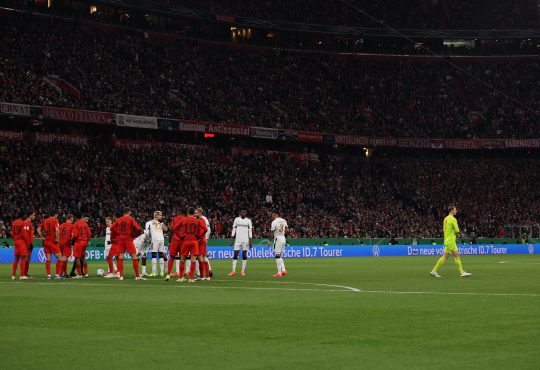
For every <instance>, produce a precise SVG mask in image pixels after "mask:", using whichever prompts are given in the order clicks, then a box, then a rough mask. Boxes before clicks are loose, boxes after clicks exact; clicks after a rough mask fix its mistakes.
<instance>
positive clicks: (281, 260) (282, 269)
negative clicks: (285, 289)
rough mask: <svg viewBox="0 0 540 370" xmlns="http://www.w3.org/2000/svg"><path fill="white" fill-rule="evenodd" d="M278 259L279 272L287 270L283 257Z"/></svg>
mask: <svg viewBox="0 0 540 370" xmlns="http://www.w3.org/2000/svg"><path fill="white" fill-rule="evenodd" d="M279 260H280V264H281V272H283V271H287V270H286V269H285V261H283V257H280V258H279Z"/></svg>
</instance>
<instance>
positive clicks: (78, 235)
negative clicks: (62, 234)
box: [71, 220, 92, 242]
mask: <svg viewBox="0 0 540 370" xmlns="http://www.w3.org/2000/svg"><path fill="white" fill-rule="evenodd" d="M71 232H72V235H73V240H75V241H85V242H88V241H90V237H91V236H92V232H91V231H90V227H89V226H88V224H87V223H86V222H85V221H84V220H79V221H77V222H75V224H74V225H73V229H72V230H71Z"/></svg>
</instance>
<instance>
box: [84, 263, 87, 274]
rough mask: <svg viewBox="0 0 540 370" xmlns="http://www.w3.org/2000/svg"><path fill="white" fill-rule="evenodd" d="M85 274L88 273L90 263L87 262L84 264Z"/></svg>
mask: <svg viewBox="0 0 540 370" xmlns="http://www.w3.org/2000/svg"><path fill="white" fill-rule="evenodd" d="M84 274H85V275H88V265H87V264H86V263H85V264H84Z"/></svg>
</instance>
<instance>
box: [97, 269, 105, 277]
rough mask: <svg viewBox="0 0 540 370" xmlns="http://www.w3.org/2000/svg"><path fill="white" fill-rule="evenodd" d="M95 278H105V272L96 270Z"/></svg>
mask: <svg viewBox="0 0 540 370" xmlns="http://www.w3.org/2000/svg"><path fill="white" fill-rule="evenodd" d="M96 274H97V276H99V277H103V276H105V270H103V269H98V270H97V272H96Z"/></svg>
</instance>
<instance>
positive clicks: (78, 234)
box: [11, 211, 92, 280]
mask: <svg viewBox="0 0 540 370" xmlns="http://www.w3.org/2000/svg"><path fill="white" fill-rule="evenodd" d="M35 218H36V215H35V212H34V211H29V212H26V213H23V214H21V215H19V217H18V218H17V219H16V220H15V221H13V223H12V228H11V230H12V231H11V233H12V237H13V241H14V243H15V248H14V254H15V259H14V261H13V268H12V273H11V278H12V279H13V280H15V279H16V275H17V268H18V267H19V266H20V269H19V278H20V279H21V280H27V279H30V278H31V277H30V275H29V274H28V270H29V268H30V258H31V256H32V250H33V248H34V247H33V244H34V227H33V225H32V221H34V219H35ZM78 218H79V219H78V221H77V222H74V216H73V215H71V214H70V215H68V216H67V220H66V222H64V223H62V224H61V225H60V224H59V221H58V212H57V211H52V212H51V213H50V214H49V217H48V218H46V219H44V220H43V221H42V222H41V223H40V224H39V227H38V229H37V232H38V235H39V236H40V237H41V238H43V249H44V253H45V257H46V261H45V269H46V271H47V278H48V279H51V278H52V277H51V257H52V255H54V256H55V257H56V274H55V279H62V278H64V277H66V276H68V275H67V260H68V258H69V256H71V254H72V250H71V246H72V245H73V256H75V264H74V265H73V267H74V268H77V271H78V273H79V275H78V276H79V277H82V276H83V271H84V275H86V276H88V264H87V263H86V258H85V256H86V248H87V247H88V243H89V242H90V237H91V236H92V233H91V231H90V227H88V220H89V216H88V215H87V214H83V215H79V217H78ZM72 272H73V270H72Z"/></svg>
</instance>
